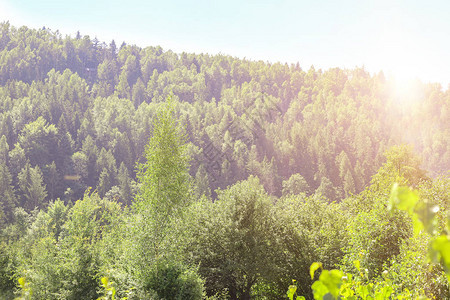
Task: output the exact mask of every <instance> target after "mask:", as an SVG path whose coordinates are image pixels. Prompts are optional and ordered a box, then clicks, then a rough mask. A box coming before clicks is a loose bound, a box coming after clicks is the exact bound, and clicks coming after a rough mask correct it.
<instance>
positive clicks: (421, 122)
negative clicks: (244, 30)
mask: <svg viewBox="0 0 450 300" xmlns="http://www.w3.org/2000/svg"><path fill="white" fill-rule="evenodd" d="M449 120H450V88H447V89H446V90H445V89H443V87H442V86H441V85H440V84H438V83H422V82H420V81H417V82H415V84H414V88H412V90H411V91H410V92H409V93H399V92H398V91H397V89H396V83H395V81H394V80H391V79H389V78H386V77H385V75H384V74H383V72H382V71H380V72H378V73H377V74H371V73H369V72H368V71H366V70H365V69H364V68H354V69H339V68H333V69H329V70H321V69H318V70H316V69H315V68H314V66H308V67H306V68H305V66H302V65H301V64H300V63H297V64H285V63H273V62H263V61H252V60H247V59H240V58H235V57H231V56H226V55H222V54H219V55H209V54H192V53H174V52H172V51H170V50H163V49H162V48H161V47H159V46H152V47H145V48H141V47H139V46H136V45H128V44H126V43H125V42H124V43H122V44H121V45H120V46H117V45H116V43H115V41H114V40H113V41H111V42H110V43H108V44H107V43H105V42H101V41H99V40H98V39H97V38H94V39H91V38H90V37H89V36H87V35H84V36H83V35H82V34H81V33H80V32H78V33H77V34H76V35H75V36H74V37H71V36H63V35H62V34H61V33H60V32H59V31H52V30H50V29H47V28H42V29H30V28H27V27H25V26H23V27H20V28H16V27H14V26H12V25H10V24H9V23H8V22H3V23H0V192H1V194H0V299H105V300H106V299H243V300H246V299H322V298H323V299H450V177H449V175H450V173H449V170H450V122H449ZM294 297H295V298H294Z"/></svg>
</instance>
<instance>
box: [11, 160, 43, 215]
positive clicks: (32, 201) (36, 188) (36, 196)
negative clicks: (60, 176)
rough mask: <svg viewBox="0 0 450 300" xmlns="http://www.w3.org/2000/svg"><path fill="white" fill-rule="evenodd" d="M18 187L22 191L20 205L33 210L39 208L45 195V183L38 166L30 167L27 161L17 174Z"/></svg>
mask: <svg viewBox="0 0 450 300" xmlns="http://www.w3.org/2000/svg"><path fill="white" fill-rule="evenodd" d="M18 179H19V187H20V190H21V192H22V197H23V198H22V206H24V207H26V208H28V209H29V210H33V209H34V208H36V207H37V208H40V207H41V206H42V204H43V203H44V200H45V198H46V197H47V191H46V190H45V184H44V180H43V176H42V172H41V169H40V168H39V166H35V167H34V168H32V167H31V166H30V163H27V164H26V165H25V167H24V168H23V169H22V171H21V172H20V173H19V175H18Z"/></svg>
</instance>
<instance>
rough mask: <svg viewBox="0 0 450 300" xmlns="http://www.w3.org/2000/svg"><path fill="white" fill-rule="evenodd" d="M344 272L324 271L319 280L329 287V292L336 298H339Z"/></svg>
mask: <svg viewBox="0 0 450 300" xmlns="http://www.w3.org/2000/svg"><path fill="white" fill-rule="evenodd" d="M342 276H343V273H342V271H339V270H331V271H328V270H323V271H322V273H321V274H320V277H319V280H320V281H321V282H323V284H324V285H325V286H326V287H327V289H328V291H329V292H330V294H331V295H333V296H334V297H335V298H337V297H338V296H339V289H340V287H341V285H342Z"/></svg>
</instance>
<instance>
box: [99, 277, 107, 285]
mask: <svg viewBox="0 0 450 300" xmlns="http://www.w3.org/2000/svg"><path fill="white" fill-rule="evenodd" d="M100 281H101V282H102V284H103V286H104V287H107V286H108V277H102V279H100Z"/></svg>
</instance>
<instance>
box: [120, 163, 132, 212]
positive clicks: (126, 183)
mask: <svg viewBox="0 0 450 300" xmlns="http://www.w3.org/2000/svg"><path fill="white" fill-rule="evenodd" d="M117 180H118V181H119V189H120V197H121V198H122V201H123V203H125V204H126V205H130V204H131V185H130V184H131V182H130V181H131V180H130V176H129V174H128V169H127V167H126V166H125V164H124V163H123V162H121V163H120V167H119V173H118V175H117Z"/></svg>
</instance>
